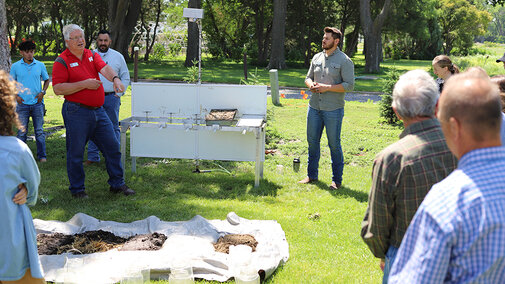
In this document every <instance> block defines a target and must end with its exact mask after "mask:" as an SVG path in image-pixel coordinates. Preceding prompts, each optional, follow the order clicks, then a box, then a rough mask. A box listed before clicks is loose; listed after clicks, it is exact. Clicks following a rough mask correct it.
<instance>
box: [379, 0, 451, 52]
mask: <svg viewBox="0 0 505 284" xmlns="http://www.w3.org/2000/svg"><path fill="white" fill-rule="evenodd" d="M437 5H438V0H421V1H417V0H409V1H400V2H397V3H396V4H395V5H394V6H393V9H392V11H391V16H390V17H388V20H387V22H386V24H385V27H384V39H385V40H384V53H385V55H386V57H392V58H395V59H399V58H410V59H432V58H433V57H435V56H436V55H438V54H440V52H441V50H442V35H441V31H440V26H439V24H438V13H437V9H436V8H437Z"/></svg>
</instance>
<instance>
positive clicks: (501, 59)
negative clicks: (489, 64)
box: [496, 54, 505, 63]
mask: <svg viewBox="0 0 505 284" xmlns="http://www.w3.org/2000/svg"><path fill="white" fill-rule="evenodd" d="M500 62H505V54H503V56H502V57H500V58H499V59H496V63H500Z"/></svg>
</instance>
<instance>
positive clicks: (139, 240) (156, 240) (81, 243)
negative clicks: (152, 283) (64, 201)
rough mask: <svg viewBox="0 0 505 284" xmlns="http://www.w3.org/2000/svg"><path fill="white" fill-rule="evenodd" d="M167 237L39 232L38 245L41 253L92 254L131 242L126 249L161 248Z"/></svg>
mask: <svg viewBox="0 0 505 284" xmlns="http://www.w3.org/2000/svg"><path fill="white" fill-rule="evenodd" d="M166 239H167V237H166V236H165V235H163V234H159V233H153V234H146V235H136V236H133V237H131V238H128V239H126V238H122V237H118V236H116V235H114V234H113V233H111V232H107V231H103V230H98V231H87V232H84V233H81V234H75V235H64V234H60V233H55V234H38V235H37V246H38V252H39V254H40V255H51V254H62V253H72V254H91V253H95V252H105V251H108V250H111V249H113V248H121V247H123V245H125V244H128V243H129V242H130V243H129V244H128V249H126V250H159V249H160V248H161V247H162V246H163V243H165V240H166Z"/></svg>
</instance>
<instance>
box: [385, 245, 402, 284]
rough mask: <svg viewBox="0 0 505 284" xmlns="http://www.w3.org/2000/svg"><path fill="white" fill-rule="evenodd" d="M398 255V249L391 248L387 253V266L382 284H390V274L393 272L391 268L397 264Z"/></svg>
mask: <svg viewBox="0 0 505 284" xmlns="http://www.w3.org/2000/svg"><path fill="white" fill-rule="evenodd" d="M397 253H398V248H397V247H394V246H389V249H388V251H387V252H386V265H384V277H382V284H387V283H388V278H389V272H391V267H392V266H393V263H394V262H395V258H396V254H397Z"/></svg>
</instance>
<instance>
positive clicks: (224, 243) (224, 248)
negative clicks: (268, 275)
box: [214, 234, 258, 254]
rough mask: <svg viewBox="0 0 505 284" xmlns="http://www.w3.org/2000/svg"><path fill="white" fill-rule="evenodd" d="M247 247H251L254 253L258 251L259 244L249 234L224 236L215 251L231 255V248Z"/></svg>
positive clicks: (218, 241) (216, 244) (216, 245)
mask: <svg viewBox="0 0 505 284" xmlns="http://www.w3.org/2000/svg"><path fill="white" fill-rule="evenodd" d="M237 245H246V246H250V247H251V249H252V251H256V246H257V245H258V242H257V241H256V239H255V238H254V237H253V236H252V235H249V234H246V235H241V234H229V235H224V236H222V237H220V238H219V240H217V242H216V243H215V244H214V250H215V251H217V252H223V253H228V254H229V253H230V246H237Z"/></svg>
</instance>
